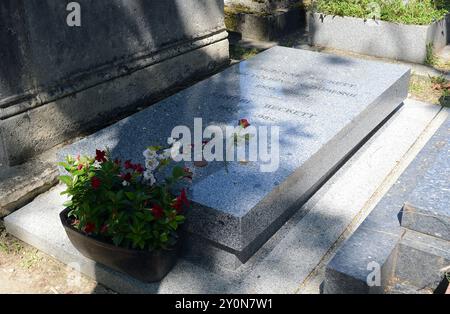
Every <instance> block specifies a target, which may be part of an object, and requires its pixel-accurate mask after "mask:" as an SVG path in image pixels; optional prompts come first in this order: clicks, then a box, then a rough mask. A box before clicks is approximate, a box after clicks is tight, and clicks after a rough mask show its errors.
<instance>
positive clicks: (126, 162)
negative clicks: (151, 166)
mask: <svg viewBox="0 0 450 314" xmlns="http://www.w3.org/2000/svg"><path fill="white" fill-rule="evenodd" d="M124 166H125V169H133V164H132V163H131V160H127V161H125V163H124Z"/></svg>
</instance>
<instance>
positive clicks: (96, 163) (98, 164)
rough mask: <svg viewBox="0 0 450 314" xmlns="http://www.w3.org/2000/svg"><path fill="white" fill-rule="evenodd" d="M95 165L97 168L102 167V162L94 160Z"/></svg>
mask: <svg viewBox="0 0 450 314" xmlns="http://www.w3.org/2000/svg"><path fill="white" fill-rule="evenodd" d="M93 166H94V167H95V168H97V169H99V168H101V167H102V164H101V163H100V162H98V161H97V160H96V161H95V162H94V164H93Z"/></svg>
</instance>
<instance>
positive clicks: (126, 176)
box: [120, 173, 133, 182]
mask: <svg viewBox="0 0 450 314" xmlns="http://www.w3.org/2000/svg"><path fill="white" fill-rule="evenodd" d="M120 177H121V178H122V180H125V181H127V182H131V179H132V178H133V177H132V176H131V173H122V174H121V175H120Z"/></svg>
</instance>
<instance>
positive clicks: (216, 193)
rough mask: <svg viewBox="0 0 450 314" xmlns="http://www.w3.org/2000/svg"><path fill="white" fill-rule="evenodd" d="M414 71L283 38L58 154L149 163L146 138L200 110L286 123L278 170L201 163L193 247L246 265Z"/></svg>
mask: <svg viewBox="0 0 450 314" xmlns="http://www.w3.org/2000/svg"><path fill="white" fill-rule="evenodd" d="M409 76H410V70H409V68H407V67H404V66H400V65H393V64H385V63H380V62H375V61H368V60H358V59H354V58H347V57H337V56H333V55H329V54H323V53H318V52H310V51H304V50H296V49H291V48H282V47H274V48H271V49H269V50H267V51H265V52H263V53H261V54H258V55H257V56H256V57H254V58H252V59H250V60H248V61H245V62H241V63H239V64H236V65H234V66H232V67H230V68H228V69H227V70H225V71H223V72H221V73H219V74H217V75H215V76H212V77H211V78H209V79H207V80H205V81H202V82H200V83H198V84H196V85H194V86H192V87H190V88H188V89H186V90H184V91H181V92H179V93H178V94H175V95H173V96H171V97H169V98H167V99H165V100H163V101H161V102H159V103H157V104H155V105H153V106H151V107H149V108H147V109H145V110H143V111H141V112H139V113H137V114H135V115H133V116H131V117H128V118H126V119H124V120H121V121H119V122H117V123H116V124H114V125H112V126H110V127H108V128H106V129H103V130H101V131H100V132H98V133H95V134H93V135H91V136H89V137H87V138H85V139H83V140H81V141H79V142H77V143H74V144H73V145H71V146H69V147H68V148H67V149H64V150H63V151H61V152H60V155H59V158H60V159H62V158H63V157H64V156H65V155H66V154H72V155H77V154H80V153H81V154H93V153H94V152H95V149H96V148H103V147H105V146H107V147H109V149H110V150H111V152H112V154H113V155H114V156H117V157H119V158H121V159H123V160H127V159H133V160H134V161H139V162H142V161H143V156H142V151H143V150H144V149H145V147H146V146H149V145H158V144H159V145H164V144H165V143H166V140H167V138H168V137H169V136H170V135H171V131H172V129H173V127H175V126H178V125H184V126H187V127H189V128H190V129H191V130H192V132H193V125H194V118H202V119H203V120H202V124H203V127H206V126H208V125H218V126H222V127H223V126H236V125H237V121H238V120H239V119H241V118H246V119H248V120H249V121H250V123H251V124H252V125H253V126H256V127H258V126H268V127H274V126H278V127H279V128H280V141H279V167H278V168H277V169H276V170H275V171H273V172H261V171H260V170H261V169H260V166H261V165H262V164H263V162H262V161H256V162H249V163H240V162H229V163H227V166H226V167H225V164H224V163H223V162H211V163H209V164H208V166H207V167H204V168H195V167H194V168H193V170H194V179H193V182H192V185H191V186H190V188H189V197H190V199H191V200H192V201H193V208H192V209H191V211H190V213H189V217H188V222H187V224H186V229H187V230H188V232H190V233H191V234H192V235H194V236H193V237H192V239H195V240H193V243H192V244H193V245H192V247H201V248H202V249H201V250H200V251H202V252H203V253H204V252H207V254H212V255H215V256H217V254H219V255H218V256H220V257H219V258H218V260H222V261H223V260H226V258H225V257H229V258H231V259H230V261H231V263H232V264H233V265H239V263H241V262H245V261H246V260H247V259H248V258H249V257H250V256H251V255H252V254H253V253H254V252H255V251H256V250H257V249H258V248H259V247H260V246H261V245H262V244H263V243H264V242H265V241H266V240H267V239H268V238H270V236H271V235H272V234H273V233H274V232H275V231H276V230H278V228H279V227H280V226H281V225H282V224H283V223H284V222H285V221H286V220H287V219H288V218H289V217H290V216H291V215H292V214H293V212H295V210H296V209H298V208H299V207H300V205H301V204H302V203H303V202H305V201H306V200H307V199H308V198H309V197H310V196H311V195H312V194H313V193H314V191H315V190H317V188H318V187H319V186H320V185H321V184H322V183H323V182H324V181H325V180H326V178H327V176H329V175H330V174H331V173H333V171H334V170H335V169H336V168H337V167H338V165H339V164H340V163H341V162H342V161H343V160H345V158H347V157H348V156H349V154H351V153H352V152H353V151H354V150H355V148H357V147H358V145H359V144H360V143H361V142H363V140H364V139H365V138H366V137H367V136H368V135H369V134H370V133H371V132H372V131H373V130H374V129H375V128H376V127H377V126H378V125H380V123H381V122H382V121H384V120H385V119H386V118H387V117H388V116H389V115H390V114H391V113H392V112H393V111H394V110H395V109H396V108H397V107H398V106H399V105H401V103H402V102H403V100H404V99H405V98H406V96H407V92H408V83H409ZM188 166H189V164H188ZM206 247H208V248H211V250H208V249H206ZM221 254H224V255H221ZM222 257H223V258H222ZM227 263H228V262H227Z"/></svg>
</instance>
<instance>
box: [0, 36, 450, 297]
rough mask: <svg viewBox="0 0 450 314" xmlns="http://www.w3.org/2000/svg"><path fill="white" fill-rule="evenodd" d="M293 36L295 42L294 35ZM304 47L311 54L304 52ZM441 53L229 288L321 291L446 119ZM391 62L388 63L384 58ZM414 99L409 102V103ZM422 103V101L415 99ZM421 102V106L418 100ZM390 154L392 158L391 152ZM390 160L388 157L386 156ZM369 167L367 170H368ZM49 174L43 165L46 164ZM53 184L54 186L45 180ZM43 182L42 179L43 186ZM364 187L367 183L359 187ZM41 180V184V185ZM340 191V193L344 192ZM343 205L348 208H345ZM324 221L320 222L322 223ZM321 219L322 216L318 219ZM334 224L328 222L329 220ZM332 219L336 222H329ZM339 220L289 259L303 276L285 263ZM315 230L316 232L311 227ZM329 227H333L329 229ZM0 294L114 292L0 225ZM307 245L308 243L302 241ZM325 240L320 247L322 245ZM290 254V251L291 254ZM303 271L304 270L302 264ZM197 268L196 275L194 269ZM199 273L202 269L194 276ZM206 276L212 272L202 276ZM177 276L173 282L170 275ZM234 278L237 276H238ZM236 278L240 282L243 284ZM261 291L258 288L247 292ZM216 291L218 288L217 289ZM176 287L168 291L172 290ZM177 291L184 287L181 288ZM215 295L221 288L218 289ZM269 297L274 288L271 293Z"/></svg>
mask: <svg viewBox="0 0 450 314" xmlns="http://www.w3.org/2000/svg"><path fill="white" fill-rule="evenodd" d="M297 38H298V37H297ZM279 44H281V45H286V46H290V47H296V48H301V49H305V48H306V47H305V46H304V44H303V43H302V42H301V41H300V42H299V41H298V39H297V42H296V41H295V40H292V39H291V38H287V39H285V40H284V42H282V43H279ZM271 45H272V44H271V43H255V42H253V43H243V44H242V43H236V42H235V43H234V44H233V45H232V53H234V56H232V57H234V59H247V58H249V57H251V56H252V55H254V54H257V53H259V52H260V51H262V50H264V49H266V48H268V47H270V46H271ZM308 49H311V48H309V47H308ZM321 51H326V52H328V53H335V54H337V55H343V54H344V55H350V56H352V57H358V58H364V59H365V58H368V59H376V58H373V57H365V56H358V55H355V54H348V53H343V52H340V51H332V50H329V49H324V50H321ZM445 58H446V55H444V57H443V58H442V60H441V61H439V62H438V63H437V64H438V65H439V66H437V69H435V68H433V67H426V66H417V65H413V66H412V68H413V73H414V75H413V77H412V82H411V87H410V95H409V98H410V99H408V100H407V101H406V102H405V106H403V107H402V108H401V109H400V110H399V111H398V112H397V113H395V114H394V116H393V117H392V118H391V119H390V120H389V121H388V123H386V125H384V126H383V127H382V128H381V129H380V130H379V131H378V132H377V134H376V135H375V136H374V137H373V138H372V139H370V140H369V142H367V143H366V144H365V145H364V146H363V147H362V148H361V149H360V150H359V151H358V152H357V153H356V154H355V155H354V156H353V157H352V158H351V159H350V160H349V161H348V162H347V163H346V164H345V166H344V167H342V168H341V169H340V170H339V171H338V172H337V173H336V174H335V175H334V176H333V177H332V178H331V179H330V180H329V181H328V182H327V183H326V184H325V185H324V186H323V187H322V188H321V189H320V190H319V191H318V192H317V193H316V194H315V195H314V196H313V197H312V198H311V199H310V201H308V202H307V203H306V204H305V205H304V206H305V207H307V208H308V209H309V210H308V211H306V212H304V213H302V214H301V215H300V214H298V215H294V216H293V217H292V218H291V219H290V220H289V221H288V222H287V223H286V224H285V225H284V226H283V227H282V228H281V229H280V230H279V231H278V232H277V233H276V234H275V236H274V237H273V239H271V240H270V241H269V242H268V243H266V245H264V246H263V249H262V250H261V251H262V253H261V254H259V255H258V254H257V255H258V256H256V257H255V258H254V259H253V263H252V261H250V263H251V264H252V265H253V266H252V267H255V269H246V270H245V271H251V272H252V276H253V278H251V279H249V280H247V282H244V285H238V284H236V283H231V285H232V286H233V287H236V288H237V292H271V290H270V289H275V290H276V291H277V292H292V293H318V292H320V284H321V282H322V281H323V278H324V271H325V266H326V265H327V263H328V262H329V261H330V260H331V258H332V257H333V256H334V253H335V252H336V251H337V249H338V248H339V247H340V245H341V244H342V243H343V242H344V241H345V239H347V238H348V237H349V236H350V235H351V234H352V233H353V232H354V230H356V228H357V227H358V226H359V224H360V223H361V222H362V221H363V220H364V218H365V217H366V216H367V215H368V214H369V213H370V211H371V209H373V207H374V206H375V204H376V203H377V201H379V200H380V199H381V197H382V195H383V194H384V193H385V192H386V191H387V190H388V189H389V187H390V186H391V185H392V184H393V183H394V182H395V180H396V179H397V178H398V177H399V176H400V174H401V173H402V171H403V170H404V169H405V168H406V166H407V165H408V164H409V163H410V162H411V161H412V159H413V158H414V156H415V155H416V154H417V153H418V151H420V149H421V148H422V147H423V146H424V145H425V143H426V141H427V140H428V139H429V138H430V137H431V136H432V134H433V132H434V131H435V130H436V129H437V128H438V126H439V121H442V116H443V115H448V110H447V109H445V108H444V109H441V107H440V106H439V105H440V99H441V94H440V93H439V91H437V90H436V89H433V86H432V84H433V82H432V81H431V78H430V77H429V75H430V76H432V77H443V78H445V79H448V78H449V75H448V72H447V73H446V70H447V69H446V66H448V60H450V59H447V60H445ZM384 61H388V62H395V61H391V60H384ZM413 99H414V100H413ZM416 100H420V101H416ZM421 101H423V102H421ZM393 151H395V154H393ZM386 156H389V157H386ZM44 159H45V160H46V161H47V162H49V163H50V164H51V163H52V162H53V160H51V158H50V157H48V156H47V157H45V158H44ZM374 163H377V165H378V167H379V168H377V171H376V173H373V172H372V169H371V167H370V165H371V164H374ZM368 165H369V167H368ZM43 169H48V164H47V165H44V166H43ZM55 176H56V174H55V173H51V174H49V175H48V176H47V180H46V182H45V184H44V186H41V187H35V189H33V191H34V192H33V193H34V195H38V194H40V193H41V192H42V190H45V189H48V186H51V185H53V184H54V182H55V181H54V178H55ZM49 178H51V180H50V179H49ZM44 181H45V180H44ZM367 181H368V182H369V183H364V182H367ZM40 182H43V181H42V180H41V181H40ZM360 184H364V185H365V189H366V193H363V195H362V196H359V197H357V196H352V194H354V193H352V189H354V188H355V187H357V186H358V185H360ZM342 187H344V188H342ZM57 191H58V188H56V189H54V190H52V191H50V192H47V193H44V194H43V195H42V196H41V197H43V198H44V199H45V197H50V198H52V197H54V195H55V192H57ZM331 199H333V202H334V204H333V205H334V206H337V207H339V208H340V210H339V214H337V215H335V217H331V216H328V217H327V215H330V214H331V213H330V212H328V211H327V209H326V208H327V203H328V202H330V201H331ZM348 204H353V206H350V207H351V208H350V209H349V208H348ZM320 216H322V218H320ZM318 217H319V218H318ZM330 219H331V221H330ZM333 220H334V221H333ZM336 221H338V222H339V226H340V228H337V229H335V230H332V231H330V232H328V233H326V234H322V235H320V236H319V238H317V239H310V240H311V241H317V242H318V243H321V244H322V245H318V246H317V247H315V248H311V247H310V245H311V244H305V243H300V245H299V247H298V248H297V251H296V252H295V253H293V256H297V257H298V256H302V257H303V258H305V256H304V254H305V253H306V252H308V253H309V254H310V255H311V256H312V257H311V258H309V260H307V261H305V262H304V263H305V264H307V267H305V269H307V270H308V271H307V272H305V273H301V271H299V270H298V265H297V266H295V265H293V264H289V263H290V261H289V258H287V257H284V258H283V257H282V252H283V251H284V250H286V249H291V250H292V246H293V245H295V243H297V242H296V241H295V239H301V238H302V236H303V237H306V236H307V235H308V234H311V231H313V230H311V229H308V228H307V224H308V222H309V223H312V225H311V226H312V227H310V228H318V227H319V225H320V228H323V224H325V225H326V224H330V223H331V224H335V223H336ZM314 226H316V227H314ZM329 226H331V225H329ZM0 233H1V235H0V266H1V269H2V271H1V273H0V283H1V284H0V292H5V293H14V292H25V293H112V292H113V291H112V290H110V289H108V288H105V287H104V286H102V285H101V284H98V283H96V282H95V281H94V280H92V279H90V278H88V277H86V276H83V277H82V279H81V280H82V283H83V284H82V285H80V286H79V287H74V286H71V285H69V284H68V282H67V278H68V277H70V276H71V274H72V275H73V274H74V271H73V270H70V269H68V268H67V267H66V265H64V264H62V263H60V262H59V261H57V260H55V259H54V258H53V257H50V256H48V255H46V254H44V253H42V252H40V251H38V250H36V249H35V248H33V247H31V246H29V245H28V244H25V243H23V242H21V241H19V240H16V239H15V238H13V237H11V236H10V235H7V234H6V233H5V231H4V228H3V226H2V225H0ZM305 240H307V239H305ZM322 241H325V243H323V242H322ZM294 251H295V250H294ZM280 258H281V260H282V261H283V262H285V263H286V265H285V266H286V267H285V269H284V270H283V271H284V273H277V274H276V275H277V276H279V277H280V278H285V279H286V281H285V282H284V283H283V285H282V286H277V285H275V287H270V284H269V283H273V280H272V279H273V278H270V276H271V275H269V274H267V271H265V270H267V269H268V268H270V267H272V266H273V265H271V263H270V261H271V260H279V259H280ZM180 264H181V265H180V266H177V268H176V269H175V270H174V274H175V275H178V276H180V274H181V278H182V279H183V278H184V279H188V280H189V279H191V280H192V279H194V281H195V280H196V282H194V283H193V286H192V292H204V291H205V289H208V285H207V283H206V282H207V281H208V280H210V279H211V278H210V277H209V276H208V275H207V276H206V278H205V277H203V278H200V277H199V278H196V277H195V276H194V277H192V278H189V277H183V274H184V276H186V272H187V271H188V270H192V266H189V265H188V263H186V262H184V261H183V262H181V263H180ZM303 266H304V265H303ZM194 270H195V269H194ZM195 272H199V270H198V269H197V270H195ZM206 273H208V274H209V272H206ZM175 275H174V276H175ZM221 276H222V278H228V277H231V275H230V273H227V272H225V273H224V274H221ZM169 277H170V278H169V281H173V280H174V279H173V276H170V275H169ZM238 278H241V279H242V277H239V275H238ZM241 279H238V281H239V280H241ZM245 284H247V285H250V286H251V287H258V288H257V289H256V290H253V288H249V287H248V286H247V287H246V286H245ZM218 285H219V286H220V284H218ZM171 286H172V284H170V283H167V284H166V285H165V286H164V285H162V286H161V287H160V289H159V292H169V291H170V288H171ZM172 287H173V286H172ZM180 288H182V287H180ZM216 288H217V287H216ZM217 289H218V290H217V291H218V292H223V291H226V290H220V288H217ZM272 291H273V290H272Z"/></svg>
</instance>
